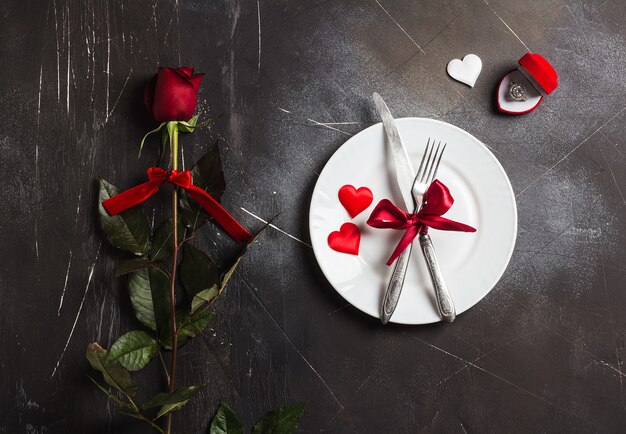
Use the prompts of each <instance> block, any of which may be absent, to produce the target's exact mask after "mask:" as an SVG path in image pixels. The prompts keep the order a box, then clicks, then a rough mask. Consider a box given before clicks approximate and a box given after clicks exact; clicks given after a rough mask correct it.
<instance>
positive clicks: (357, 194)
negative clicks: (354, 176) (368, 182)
mask: <svg viewBox="0 0 626 434" xmlns="http://www.w3.org/2000/svg"><path fill="white" fill-rule="evenodd" d="M373 200H374V195H373V194H372V190H370V189H369V188H367V187H361V188H359V189H358V190H357V189H356V188H354V186H352V185H344V186H343V187H341V188H340V189H339V202H341V204H342V205H343V207H344V208H345V209H346V211H348V214H350V217H352V218H355V217H356V216H357V215H359V214H360V213H361V212H362V211H365V210H366V209H367V207H368V206H370V205H371V204H372V201H373Z"/></svg>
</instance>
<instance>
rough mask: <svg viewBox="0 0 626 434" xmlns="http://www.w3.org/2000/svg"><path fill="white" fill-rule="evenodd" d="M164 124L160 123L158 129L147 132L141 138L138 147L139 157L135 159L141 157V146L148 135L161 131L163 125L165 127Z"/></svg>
mask: <svg viewBox="0 0 626 434" xmlns="http://www.w3.org/2000/svg"><path fill="white" fill-rule="evenodd" d="M165 124H166V122H163V123H161V125H159V126H158V127H156V128H155V129H153V130H152V131H148V133H147V134H146V135H145V136H143V139H141V144H140V145H139V155H137V158H139V157H141V150H142V149H143V144H144V142H145V141H146V139H147V138H148V136H149V135H150V134H153V133H156V132H158V131H160V130H161V128H163V125H165Z"/></svg>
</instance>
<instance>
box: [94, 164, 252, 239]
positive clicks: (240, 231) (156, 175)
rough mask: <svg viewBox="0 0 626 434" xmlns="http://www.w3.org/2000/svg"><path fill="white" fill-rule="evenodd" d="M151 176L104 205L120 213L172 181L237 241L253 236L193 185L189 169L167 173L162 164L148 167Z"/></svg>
mask: <svg viewBox="0 0 626 434" xmlns="http://www.w3.org/2000/svg"><path fill="white" fill-rule="evenodd" d="M148 179H149V181H148V182H144V183H143V184H139V185H137V186H136V187H133V188H130V189H128V190H126V191H123V192H122V193H120V194H117V195H115V196H113V197H111V198H109V199H107V200H105V201H103V202H102V206H104V208H105V209H106V210H107V212H108V213H109V214H111V215H116V214H119V213H121V212H122V211H126V210H127V209H128V208H131V207H133V206H135V205H139V204H140V203H141V202H143V201H145V200H147V199H148V198H149V197H150V196H152V195H153V194H154V193H156V192H157V190H158V189H159V187H161V185H162V184H163V183H166V182H169V183H170V184H174V185H177V186H179V187H180V188H182V189H183V190H185V191H186V192H187V194H189V196H191V197H192V198H193V199H194V200H195V201H196V202H198V203H199V204H200V206H202V208H204V210H205V211H206V212H208V213H209V215H211V216H212V217H213V218H214V219H215V221H216V222H217V223H218V224H219V225H220V226H221V227H223V228H224V230H225V231H226V232H228V234H229V235H230V236H231V237H233V239H234V240H235V241H237V242H238V243H240V242H242V241H248V240H250V239H251V238H252V235H250V233H249V232H248V231H247V230H246V229H245V228H244V227H243V226H241V225H240V224H239V223H238V222H237V220H235V218H234V217H233V216H231V215H230V214H229V213H228V211H226V210H225V209H224V208H223V207H222V205H220V204H219V202H218V201H216V200H215V199H214V198H213V197H212V196H211V195H210V194H209V193H207V192H206V191H204V190H203V189H201V188H200V187H197V186H195V185H193V183H192V180H191V172H189V170H185V171H184V172H179V171H177V170H172V171H171V172H166V171H165V170H163V169H161V168H160V167H150V168H149V169H148Z"/></svg>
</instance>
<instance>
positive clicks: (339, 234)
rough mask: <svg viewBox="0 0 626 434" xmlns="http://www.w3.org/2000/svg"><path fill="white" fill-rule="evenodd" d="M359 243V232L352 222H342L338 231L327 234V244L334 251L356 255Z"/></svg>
mask: <svg viewBox="0 0 626 434" xmlns="http://www.w3.org/2000/svg"><path fill="white" fill-rule="evenodd" d="M359 244H361V232H360V231H359V227H358V226H357V225H355V224H353V223H344V224H343V225H341V228H340V229H339V230H338V231H334V232H331V233H330V235H328V245H329V246H330V248H331V249H333V250H335V251H336V252H340V253H347V254H349V255H358V254H359Z"/></svg>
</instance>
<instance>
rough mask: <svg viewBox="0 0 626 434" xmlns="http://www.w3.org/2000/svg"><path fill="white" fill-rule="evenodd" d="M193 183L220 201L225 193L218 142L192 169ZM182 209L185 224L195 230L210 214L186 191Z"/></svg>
mask: <svg viewBox="0 0 626 434" xmlns="http://www.w3.org/2000/svg"><path fill="white" fill-rule="evenodd" d="M191 176H192V180H193V184H194V185H196V186H198V187H200V188H202V189H203V190H205V191H206V192H207V193H209V194H210V195H211V196H213V197H214V198H215V200H217V201H219V200H220V199H221V197H222V194H224V190H225V188H226V181H224V173H223V172H222V160H221V157H220V150H219V146H217V143H216V144H215V145H214V146H213V148H211V149H210V150H209V151H208V152H207V153H206V154H204V155H203V156H202V158H200V159H199V160H198V161H197V162H196V164H195V165H194V166H193V168H192V169H191ZM180 209H181V213H182V216H183V221H184V223H185V225H186V226H187V227H189V228H192V229H193V230H195V229H196V228H198V227H200V226H202V224H203V223H204V222H205V221H206V220H207V219H208V218H209V215H208V214H207V213H206V212H205V211H204V210H203V209H202V207H200V205H198V204H197V203H196V202H195V201H194V200H193V199H191V198H190V197H189V196H187V195H186V194H185V193H184V192H183V193H182V194H181V195H180Z"/></svg>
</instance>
